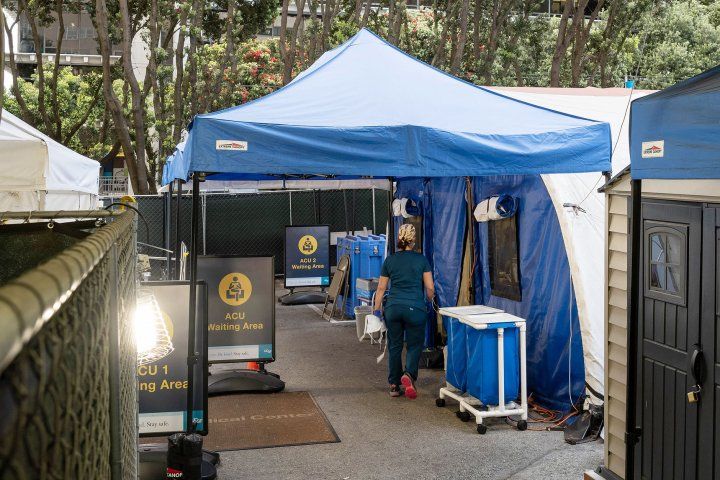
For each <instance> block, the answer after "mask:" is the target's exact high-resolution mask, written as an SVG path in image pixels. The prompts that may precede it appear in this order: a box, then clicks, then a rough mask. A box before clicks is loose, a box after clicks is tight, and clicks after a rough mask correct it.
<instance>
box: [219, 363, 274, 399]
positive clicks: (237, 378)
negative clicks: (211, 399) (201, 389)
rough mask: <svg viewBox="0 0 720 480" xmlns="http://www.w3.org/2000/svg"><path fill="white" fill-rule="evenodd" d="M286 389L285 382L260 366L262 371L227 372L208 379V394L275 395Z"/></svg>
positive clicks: (262, 365)
mask: <svg viewBox="0 0 720 480" xmlns="http://www.w3.org/2000/svg"><path fill="white" fill-rule="evenodd" d="M284 388H285V382H283V381H282V380H280V376H279V375H277V374H276V373H272V372H268V371H267V370H265V366H264V364H262V363H261V364H260V370H244V369H243V370H225V371H222V372H219V373H213V374H212V375H210V376H209V377H208V394H209V395H219V394H221V393H240V392H257V393H275V392H280V391H282V390H283V389H284Z"/></svg>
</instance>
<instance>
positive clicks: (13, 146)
mask: <svg viewBox="0 0 720 480" xmlns="http://www.w3.org/2000/svg"><path fill="white" fill-rule="evenodd" d="M0 152H1V153H0V166H1V167H2V170H3V173H2V175H0V211H21V210H82V209H92V208H95V206H96V204H97V195H98V177H99V175H100V164H99V163H98V162H96V161H95V160H91V159H89V158H87V157H85V156H83V155H80V154H79V153H77V152H75V151H73V150H71V149H69V148H67V147H65V146H64V145H62V144H60V143H58V142H56V141H55V140H53V139H51V138H50V137H48V136H47V135H45V134H43V133H42V132H40V131H39V130H37V129H35V128H33V127H31V126H30V125H28V124H27V123H25V122H23V121H22V120H20V119H19V118H17V117H16V116H15V115H13V114H11V113H9V112H7V111H3V112H2V119H1V120H0Z"/></svg>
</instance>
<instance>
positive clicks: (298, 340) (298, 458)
mask: <svg viewBox="0 0 720 480" xmlns="http://www.w3.org/2000/svg"><path fill="white" fill-rule="evenodd" d="M279 293H280V292H279ZM276 335H277V339H276V341H277V357H278V360H277V361H276V362H275V363H273V364H270V366H269V367H268V369H269V370H270V371H273V372H275V373H278V374H280V376H281V378H282V379H283V380H284V381H285V382H286V385H287V387H286V388H287V390H288V391H303V390H304V391H309V392H311V393H312V395H313V396H314V397H315V399H316V401H317V402H318V404H319V405H320V407H321V408H322V409H323V411H324V412H325V414H326V415H327V417H328V419H329V420H330V422H331V423H332V425H333V427H334V428H335V431H336V432H337V434H338V436H339V437H340V440H341V442H340V443H332V444H322V445H306V446H297V447H278V448H269V449H261V450H243V451H237V452H223V453H222V457H221V458H222V460H221V462H222V463H221V465H220V468H219V472H218V473H219V478H220V479H222V480H228V479H241V478H242V479H246V478H248V479H257V480H261V479H273V480H275V479H310V478H312V479H340V480H343V479H385V478H387V479H394V478H398V477H401V478H417V479H436V478H448V479H451V478H457V479H512V480H520V479H536V478H540V479H542V480H555V479H557V480H561V479H563V480H564V479H580V478H582V473H583V471H584V470H586V469H594V468H596V467H597V466H598V465H600V463H601V462H602V451H603V449H602V444H600V443H597V442H592V443H589V444H585V445H579V446H571V445H568V444H566V443H565V442H564V441H563V435H562V433H561V432H532V431H525V432H519V431H517V430H515V429H514V428H512V427H510V426H509V425H507V424H505V423H504V422H503V421H501V420H495V421H493V420H491V421H490V422H488V427H489V430H488V433H487V434H486V435H478V434H477V433H476V431H475V423H474V422H473V421H471V422H468V423H462V422H461V421H460V420H458V419H457V418H456V416H455V409H456V407H455V405H453V404H452V403H451V401H448V406H447V407H445V408H437V407H436V406H435V397H436V396H437V391H438V388H439V387H440V386H441V385H442V384H443V374H442V372H441V371H428V370H421V371H420V378H419V380H418V382H417V385H418V390H419V397H418V399H417V400H414V401H411V400H408V399H406V398H390V397H389V396H388V393H387V380H386V375H387V374H386V364H385V362H383V363H381V364H379V365H378V364H376V362H375V357H376V356H377V355H378V354H379V350H378V349H377V345H375V346H370V345H369V344H368V343H367V342H365V343H359V342H358V341H357V336H356V333H355V326H354V325H352V326H340V325H331V324H329V323H328V322H327V321H324V320H321V319H320V317H319V316H318V314H317V313H316V312H315V311H314V310H313V309H312V308H311V307H308V306H295V307H284V306H281V305H280V304H278V307H277V330H276Z"/></svg>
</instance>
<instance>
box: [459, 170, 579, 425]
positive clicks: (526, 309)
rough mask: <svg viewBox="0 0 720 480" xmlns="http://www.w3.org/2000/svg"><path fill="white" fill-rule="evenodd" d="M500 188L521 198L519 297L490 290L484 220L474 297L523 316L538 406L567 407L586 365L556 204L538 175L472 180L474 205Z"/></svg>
mask: <svg viewBox="0 0 720 480" xmlns="http://www.w3.org/2000/svg"><path fill="white" fill-rule="evenodd" d="M503 193H504V194H508V195H512V196H513V197H515V198H516V199H518V201H519V206H518V213H517V214H516V215H517V231H518V256H519V257H518V259H519V264H520V265H519V266H520V288H521V295H522V299H521V300H520V301H515V300H510V299H507V298H501V297H499V296H495V295H493V294H492V291H491V286H490V265H489V252H488V249H489V238H488V223H475V228H476V230H475V231H476V237H475V243H476V248H477V255H478V260H477V265H478V268H477V269H476V272H475V292H476V293H475V301H476V303H482V304H484V305H490V306H493V307H496V308H501V309H503V310H505V311H506V312H509V313H511V314H513V315H517V316H519V317H522V318H525V319H527V326H528V345H527V348H528V353H527V371H528V392H530V393H532V394H533V397H534V398H535V399H536V400H538V402H539V403H540V404H541V405H544V406H548V407H551V408H553V409H557V410H562V411H568V410H570V407H571V403H574V402H575V401H577V400H578V399H579V398H580V396H581V395H582V394H583V392H584V390H585V364H584V359H583V341H582V336H581V330H580V324H579V315H578V308H577V296H576V295H575V292H574V287H573V283H572V281H571V279H570V263H569V260H568V255H567V251H566V249H565V242H564V239H563V235H562V231H561V228H560V223H559V220H558V217H557V213H556V209H555V206H554V205H553V201H552V199H551V197H550V194H549V192H548V191H547V188H546V186H545V184H544V182H543V180H542V179H541V178H540V176H538V175H503V176H492V177H475V178H474V179H473V196H474V203H476V204H477V203H478V202H480V201H482V200H483V199H485V198H488V197H490V196H492V195H497V194H503ZM568 379H570V381H568ZM571 398H572V402H571V400H570V399H571Z"/></svg>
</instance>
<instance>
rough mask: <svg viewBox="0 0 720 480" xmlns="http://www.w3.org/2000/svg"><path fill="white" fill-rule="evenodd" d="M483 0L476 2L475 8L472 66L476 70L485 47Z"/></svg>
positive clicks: (476, 0)
mask: <svg viewBox="0 0 720 480" xmlns="http://www.w3.org/2000/svg"><path fill="white" fill-rule="evenodd" d="M482 7H483V2H482V0H475V7H474V9H473V33H472V38H473V58H472V65H473V68H474V69H477V64H478V62H479V61H480V55H482V49H483V45H482V43H480V42H481V40H480V24H481V20H482Z"/></svg>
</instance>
